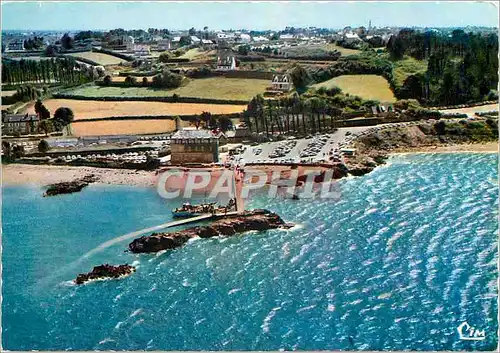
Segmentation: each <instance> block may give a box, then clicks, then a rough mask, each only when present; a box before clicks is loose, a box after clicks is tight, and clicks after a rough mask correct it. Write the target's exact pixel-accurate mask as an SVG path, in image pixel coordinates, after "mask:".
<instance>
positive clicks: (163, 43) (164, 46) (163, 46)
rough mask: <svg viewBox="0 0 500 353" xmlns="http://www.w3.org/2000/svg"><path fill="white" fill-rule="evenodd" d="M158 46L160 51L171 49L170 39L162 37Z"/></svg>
mask: <svg viewBox="0 0 500 353" xmlns="http://www.w3.org/2000/svg"><path fill="white" fill-rule="evenodd" d="M156 45H157V48H158V51H165V50H170V47H171V45H170V40H168V39H160V40H158V41H157V44H156Z"/></svg>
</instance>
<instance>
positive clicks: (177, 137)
mask: <svg viewBox="0 0 500 353" xmlns="http://www.w3.org/2000/svg"><path fill="white" fill-rule="evenodd" d="M170 149H171V159H170V162H171V164H174V165H182V164H187V163H217V162H219V137H218V136H216V135H214V134H213V133H212V132H211V131H210V130H190V129H185V130H179V131H177V132H176V133H175V134H174V135H173V136H172V139H171V141H170Z"/></svg>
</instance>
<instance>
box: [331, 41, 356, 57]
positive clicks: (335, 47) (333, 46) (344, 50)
mask: <svg viewBox="0 0 500 353" xmlns="http://www.w3.org/2000/svg"><path fill="white" fill-rule="evenodd" d="M325 49H326V50H330V51H333V50H338V51H339V52H340V54H342V56H347V55H354V54H359V53H361V50H357V49H348V48H343V47H341V46H338V45H337V44H335V43H329V44H326V45H325Z"/></svg>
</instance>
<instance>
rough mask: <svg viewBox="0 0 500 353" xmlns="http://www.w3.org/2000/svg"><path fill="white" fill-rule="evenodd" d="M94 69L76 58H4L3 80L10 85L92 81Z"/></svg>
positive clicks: (65, 83)
mask: <svg viewBox="0 0 500 353" xmlns="http://www.w3.org/2000/svg"><path fill="white" fill-rule="evenodd" d="M95 74H96V73H95V72H94V69H93V68H91V67H87V65H83V64H78V63H77V62H76V60H75V59H74V58H69V57H64V58H52V59H47V60H39V61H36V60H24V59H22V60H19V61H17V60H2V82H3V83H6V84H8V85H17V84H24V83H35V84H36V83H40V84H42V83H43V84H48V83H60V84H62V85H74V84H82V83H86V82H89V81H92V80H93V79H94V76H95Z"/></svg>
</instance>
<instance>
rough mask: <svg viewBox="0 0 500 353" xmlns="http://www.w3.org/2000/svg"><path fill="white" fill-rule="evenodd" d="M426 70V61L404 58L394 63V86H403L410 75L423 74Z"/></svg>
mask: <svg viewBox="0 0 500 353" xmlns="http://www.w3.org/2000/svg"><path fill="white" fill-rule="evenodd" d="M426 70H427V61H420V60H416V59H414V58H412V57H405V58H404V59H403V60H398V61H395V62H394V69H393V71H392V73H393V75H394V85H395V86H396V87H401V86H403V83H404V81H405V80H406V78H407V77H408V76H410V75H412V74H416V73H419V72H425V71H426Z"/></svg>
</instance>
